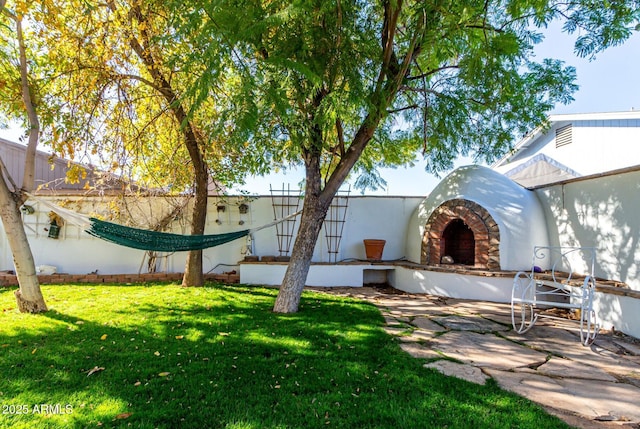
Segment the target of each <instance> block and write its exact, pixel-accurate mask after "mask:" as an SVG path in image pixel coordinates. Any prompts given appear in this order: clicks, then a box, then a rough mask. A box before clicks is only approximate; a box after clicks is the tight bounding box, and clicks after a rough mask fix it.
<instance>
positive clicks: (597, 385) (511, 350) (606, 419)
mask: <svg viewBox="0 0 640 429" xmlns="http://www.w3.org/2000/svg"><path fill="white" fill-rule="evenodd" d="M329 291H330V292H331V293H338V294H341V295H347V296H353V297H358V298H362V299H366V300H368V301H371V302H373V303H374V304H375V305H376V306H377V307H378V308H379V309H380V311H381V312H382V314H383V316H384V318H385V322H386V328H385V329H386V331H387V332H388V333H389V334H390V335H393V336H395V337H397V339H398V341H399V344H400V347H401V348H402V349H403V350H404V351H406V352H407V353H409V354H410V355H411V356H413V357H415V358H417V359H424V360H425V366H426V367H428V368H432V369H434V370H436V371H440V372H442V373H443V374H446V375H449V376H453V377H458V378H461V379H464V380H467V381H470V382H472V383H479V384H484V383H486V381H487V380H488V379H489V378H492V379H494V380H495V381H496V382H497V383H498V385H499V386H501V387H502V388H503V389H506V390H510V391H512V392H515V393H517V394H519V395H522V396H524V397H526V398H528V399H530V400H532V401H534V402H537V403H539V404H541V405H542V406H544V407H545V409H547V410H548V411H549V412H550V413H552V414H555V415H557V416H559V417H560V418H562V419H563V420H565V421H566V422H567V423H569V424H570V425H572V426H574V427H578V428H586V429H590V428H609V427H623V428H640V341H638V340H636V339H633V338H630V337H626V336H623V335H620V334H615V333H611V332H603V333H601V334H600V335H598V337H597V338H596V341H595V342H594V343H593V344H592V345H591V346H589V347H584V346H582V345H581V343H580V334H579V331H578V329H577V323H576V322H572V321H568V320H557V319H546V318H545V319H541V320H539V322H538V324H536V326H535V327H534V328H533V329H531V330H530V331H529V332H527V333H526V334H524V335H519V334H517V333H515V332H514V331H513V329H512V327H511V310H510V305H509V304H502V303H492V302H482V301H471V300H462V299H452V298H442V297H435V296H430V295H422V294H406V293H403V292H400V291H395V290H393V289H378V288H370V287H363V288H357V289H355V288H332V289H330V290H329Z"/></svg>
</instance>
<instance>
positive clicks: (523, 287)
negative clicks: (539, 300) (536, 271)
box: [511, 272, 538, 334]
mask: <svg viewBox="0 0 640 429" xmlns="http://www.w3.org/2000/svg"><path fill="white" fill-rule="evenodd" d="M534 301H535V281H533V280H532V278H531V277H530V276H529V275H528V274H527V273H524V272H520V273H518V274H516V277H515V279H514V280H513V289H512V291H511V324H512V325H513V329H514V330H515V331H516V332H517V333H518V334H524V333H525V332H527V331H528V330H529V329H531V328H532V327H533V325H535V323H536V321H537V320H538V314H537V313H536V311H535V307H534V304H533V303H534Z"/></svg>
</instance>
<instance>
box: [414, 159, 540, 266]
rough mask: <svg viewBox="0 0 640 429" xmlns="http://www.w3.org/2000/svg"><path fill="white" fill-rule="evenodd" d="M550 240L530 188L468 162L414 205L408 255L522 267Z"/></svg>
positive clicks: (433, 261)
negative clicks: (417, 204) (468, 164)
mask: <svg viewBox="0 0 640 429" xmlns="http://www.w3.org/2000/svg"><path fill="white" fill-rule="evenodd" d="M548 241H549V238H548V233H547V226H546V222H545V218H544V212H543V210H542V207H541V205H540V202H539V200H538V198H537V197H536V195H535V193H534V192H533V191H529V190H527V189H525V188H523V187H522V186H520V185H518V184H517V183H515V182H513V181H512V180H510V179H509V178H507V177H506V176H503V175H502V174H500V173H497V172H495V171H493V170H491V169H489V168H486V167H481V166H466V167H461V168H458V169H456V170H454V171H453V172H452V173H451V174H449V175H448V176H447V177H445V178H444V179H443V180H442V181H441V182H440V183H439V184H438V185H437V186H436V187H435V189H434V190H433V191H432V192H431V194H430V195H429V196H428V197H427V198H426V199H425V200H424V201H423V202H422V203H421V204H420V205H419V206H418V208H417V209H416V211H415V212H414V214H413V216H412V217H411V220H410V221H409V226H408V231H407V241H406V243H407V247H406V256H407V258H408V259H409V260H411V261H413V262H416V263H421V264H425V265H440V264H442V263H443V261H444V262H445V263H447V265H448V264H449V263H451V262H453V264H459V265H462V266H469V267H474V268H482V269H488V270H500V269H502V270H520V269H527V268H529V265H530V264H531V251H532V249H533V246H535V245H539V246H544V245H548ZM443 258H444V259H443Z"/></svg>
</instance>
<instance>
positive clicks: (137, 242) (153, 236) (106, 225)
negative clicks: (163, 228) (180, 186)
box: [86, 217, 252, 252]
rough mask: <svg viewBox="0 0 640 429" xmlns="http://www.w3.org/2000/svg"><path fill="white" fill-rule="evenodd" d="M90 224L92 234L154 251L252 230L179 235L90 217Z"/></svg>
mask: <svg viewBox="0 0 640 429" xmlns="http://www.w3.org/2000/svg"><path fill="white" fill-rule="evenodd" d="M89 220H90V222H91V226H90V227H89V229H87V230H86V231H87V233H89V234H91V235H93V236H94V237H98V238H101V239H103V240H107V241H110V242H112V243H115V244H119V245H122V246H126V247H131V248H134V249H140V250H153V251H156V252H184V251H187V250H202V249H207V248H209V247H215V246H219V245H221V244H225V243H228V242H230V241H233V240H237V239H238V238H242V237H245V236H247V235H249V234H250V233H251V232H252V230H250V229H245V230H242V231H235V232H229V233H226V234H212V235H181V234H172V233H167V232H159V231H150V230H144V229H138V228H132V227H129V226H124V225H118V224H116V223H111V222H107V221H104V220H100V219H96V218H93V217H92V218H90V219H89Z"/></svg>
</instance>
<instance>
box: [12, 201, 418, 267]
mask: <svg viewBox="0 0 640 429" xmlns="http://www.w3.org/2000/svg"><path fill="white" fill-rule="evenodd" d="M61 199H62V200H65V201H67V207H69V208H70V209H82V211H84V212H85V213H88V212H94V213H101V214H105V213H108V212H109V211H110V210H113V207H112V205H109V204H108V201H107V200H102V199H99V198H96V199H93V200H92V199H87V198H83V199H82V202H81V203H76V202H75V199H74V198H61ZM70 199H71V200H73V201H74V202H73V203H71V204H69V203H68V201H69V200H70ZM59 200H60V199H59ZM421 200H422V198H421V197H360V196H354V197H350V198H349V202H348V208H347V214H346V218H345V220H346V223H345V225H344V230H343V234H342V239H341V244H340V252H339V253H338V255H337V256H338V261H340V260H345V259H346V260H348V259H365V257H366V255H365V252H364V246H363V244H362V240H363V239H366V238H378V239H383V240H386V241H387V243H386V246H385V249H384V253H383V259H385V260H394V259H401V258H403V257H404V256H405V254H404V251H405V242H404V240H405V232H406V225H407V222H408V220H409V218H410V217H411V214H412V213H413V212H414V211H415V209H416V207H417V206H418V204H419V203H420V201H421ZM217 202H218V200H217V199H216V198H215V197H212V198H211V199H210V201H209V210H208V215H207V226H206V233H207V234H218V233H225V232H230V231H237V230H241V229H247V228H254V227H259V226H262V225H265V224H268V223H270V222H272V221H273V220H274V215H273V208H272V203H271V198H270V197H258V198H256V199H255V200H253V201H251V202H250V203H249V206H250V210H249V213H247V214H246V215H241V214H240V213H239V210H238V206H237V199H235V198H231V199H230V201H229V202H228V204H227V206H228V208H227V210H226V211H225V212H224V213H222V214H219V213H218V212H217V210H216V205H217ZM30 204H32V205H33V206H34V207H35V208H36V212H35V213H34V214H29V215H25V216H24V220H25V224H26V225H27V233H28V237H29V241H30V243H31V247H32V251H33V254H34V258H35V261H36V265H52V266H55V267H57V269H58V272H65V273H70V274H84V273H89V272H92V271H95V270H98V273H100V274H118V273H137V272H138V271H139V270H141V272H147V268H146V265H142V264H143V260H144V255H145V252H144V251H140V250H135V249H129V248H126V247H123V246H118V245H116V244H112V243H108V242H105V241H102V240H99V239H97V238H94V237H91V236H89V235H88V234H86V233H85V232H84V231H83V230H82V229H81V228H79V227H77V226H75V225H72V224H71V223H66V225H65V226H64V227H63V228H62V231H61V234H60V238H59V239H57V240H55V239H51V238H47V231H45V228H47V227H48V224H49V223H48V213H49V211H50V210H49V209H48V208H47V207H45V206H42V205H39V204H38V203H37V202H30ZM78 204H80V205H78ZM144 204H146V203H144ZM157 204H160V205H161V202H158V203H157ZM300 207H302V205H300ZM128 210H129V209H128ZM153 213H156V216H157V213H158V207H155V208H154V207H151V208H149V207H147V206H146V205H144V207H143V208H142V209H140V210H132V211H131V213H130V214H129V213H128V212H127V214H125V216H129V215H130V216H133V217H135V218H137V219H138V220H139V221H140V224H141V225H143V224H145V222H146V219H147V218H148V217H150V216H152V214H153ZM218 219H219V220H220V224H218V223H216V220H218ZM241 220H242V221H244V224H243V225H240V224H239V222H240V221H241ZM150 223H151V222H147V224H150ZM187 225H188V216H185V217H183V218H181V219H179V220H177V221H175V222H174V223H173V224H172V226H173V228H172V232H175V233H179V234H188V232H189V229H188V226H187ZM251 245H252V247H253V253H254V254H256V255H259V256H267V255H274V256H275V255H279V252H278V241H277V237H276V228H275V227H271V228H268V229H264V230H261V231H258V232H256V233H255V234H254V240H253V242H252V243H251ZM248 246H249V243H248V241H247V240H246V239H239V240H236V241H233V242H231V243H227V244H224V245H222V246H218V247H213V248H210V249H206V250H204V252H203V257H204V270H205V272H216V273H219V272H224V271H229V270H231V269H233V267H230V266H234V265H236V264H237V262H238V261H240V260H242V259H243V258H244V256H245V254H246V251H247V247H248ZM185 258H186V253H185V252H179V253H174V254H170V255H167V257H166V258H164V259H163V260H162V262H159V263H158V270H159V271H165V270H166V271H168V272H182V271H183V270H184V264H185ZM313 262H330V260H329V253H328V252H327V241H326V237H325V232H324V229H323V230H322V232H321V234H320V237H319V239H318V243H317V245H316V249H315V253H314V256H313ZM0 264H1V265H0V269H1V270H13V261H12V257H11V252H10V250H9V247H8V243H7V241H6V235H5V232H4V229H3V228H2V226H1V225H0ZM141 265H142V266H141Z"/></svg>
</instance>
